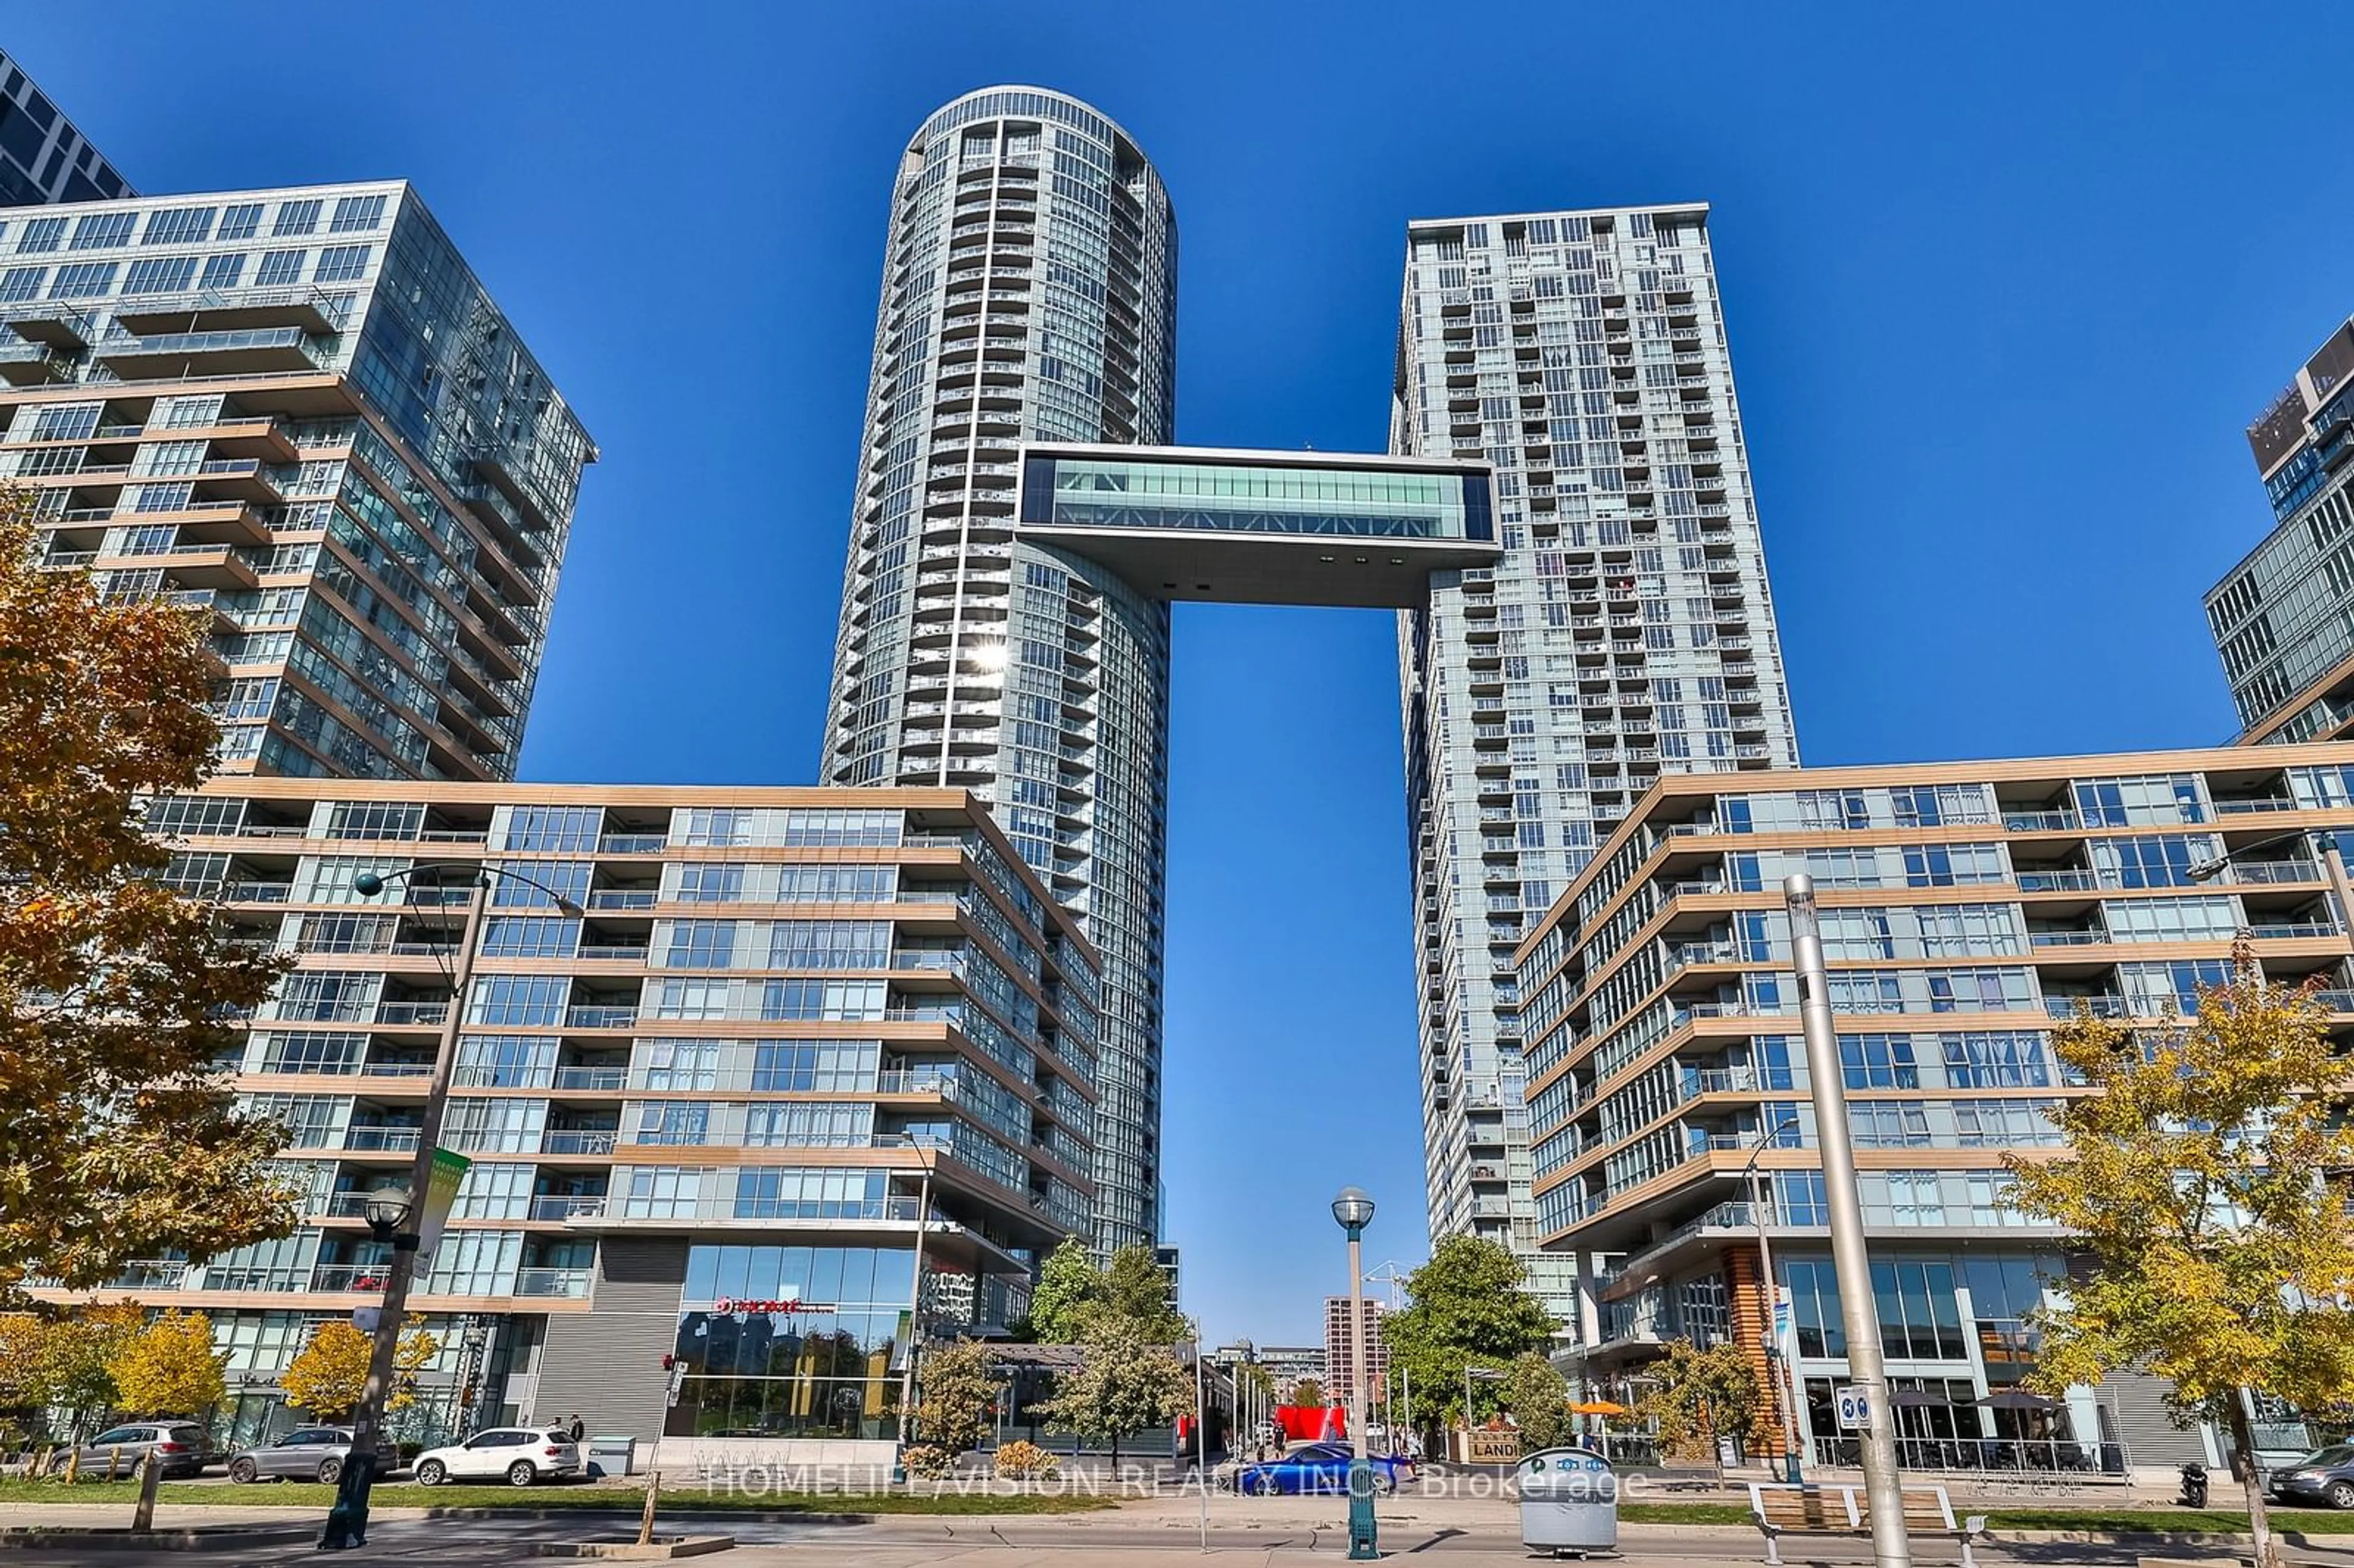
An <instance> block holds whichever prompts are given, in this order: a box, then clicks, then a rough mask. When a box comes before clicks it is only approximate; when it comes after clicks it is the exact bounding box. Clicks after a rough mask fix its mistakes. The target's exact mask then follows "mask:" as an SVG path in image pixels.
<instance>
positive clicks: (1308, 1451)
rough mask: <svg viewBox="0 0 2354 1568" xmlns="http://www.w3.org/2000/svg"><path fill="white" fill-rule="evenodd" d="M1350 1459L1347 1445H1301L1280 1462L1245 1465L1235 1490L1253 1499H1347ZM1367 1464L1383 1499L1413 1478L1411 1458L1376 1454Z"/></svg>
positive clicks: (1265, 1461) (1237, 1478) (1350, 1455)
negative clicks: (1312, 1495)
mask: <svg viewBox="0 0 2354 1568" xmlns="http://www.w3.org/2000/svg"><path fill="white" fill-rule="evenodd" d="M1351 1457H1352V1450H1351V1449H1350V1446H1349V1445H1348V1444H1346V1443H1308V1444H1303V1445H1301V1446H1299V1447H1297V1448H1294V1449H1293V1450H1292V1451H1291V1452H1290V1453H1288V1454H1286V1455H1285V1456H1284V1457H1282V1458H1280V1459H1266V1460H1262V1461H1260V1462H1259V1463H1257V1464H1254V1465H1245V1466H1244V1467H1242V1468H1241V1470H1239V1471H1238V1472H1236V1474H1235V1490H1236V1491H1239V1492H1241V1493H1243V1494H1244V1495H1245V1496H1246V1497H1255V1498H1271V1497H1278V1496H1286V1495H1289V1496H1298V1495H1300V1494H1304V1493H1310V1492H1330V1493H1337V1494H1339V1495H1341V1496H1342V1497H1346V1496H1347V1495H1348V1492H1349V1461H1350V1458H1351ZM1369 1463H1370V1465H1371V1467H1372V1469H1373V1490H1374V1491H1376V1492H1379V1493H1381V1494H1382V1495H1383V1496H1384V1497H1386V1496H1388V1495H1389V1494H1390V1493H1392V1492H1394V1491H1396V1490H1397V1489H1398V1488H1399V1487H1400V1486H1402V1485H1403V1484H1405V1482H1407V1481H1410V1480H1412V1479H1414V1461H1413V1460H1411V1459H1403V1458H1398V1457H1394V1456H1392V1455H1386V1454H1377V1455H1375V1456H1374V1457H1373V1459H1372V1460H1370V1461H1369Z"/></svg>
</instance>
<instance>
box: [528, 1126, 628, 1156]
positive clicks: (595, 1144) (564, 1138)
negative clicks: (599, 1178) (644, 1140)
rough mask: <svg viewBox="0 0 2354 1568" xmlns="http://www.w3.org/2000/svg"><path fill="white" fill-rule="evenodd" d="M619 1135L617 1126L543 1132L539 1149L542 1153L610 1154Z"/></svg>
mask: <svg viewBox="0 0 2354 1568" xmlns="http://www.w3.org/2000/svg"><path fill="white" fill-rule="evenodd" d="M618 1135H619V1129H618V1128H593V1129H588V1130H578V1131H575V1130H558V1131H551V1132H543V1133H541V1134H540V1135H539V1151H540V1152H541V1153H542V1154H596V1155H610V1154H611V1153H612V1152H613V1143H614V1139H616V1137H617V1136H618Z"/></svg>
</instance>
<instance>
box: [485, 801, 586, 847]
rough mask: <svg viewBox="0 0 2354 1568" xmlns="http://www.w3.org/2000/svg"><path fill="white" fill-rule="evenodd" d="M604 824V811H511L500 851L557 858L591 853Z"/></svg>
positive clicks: (568, 808) (564, 808)
mask: <svg viewBox="0 0 2354 1568" xmlns="http://www.w3.org/2000/svg"><path fill="white" fill-rule="evenodd" d="M604 821H605V813H604V810H603V809H602V808H600V807H597V806H514V807H510V808H509V809H508V811H507V818H506V824H505V830H504V834H503V835H502V837H501V838H500V841H499V847H500V848H502V849H511V850H546V851H550V852H553V853H559V854H560V853H570V852H577V851H581V850H593V849H595V848H596V847H597V834H598V832H599V829H600V828H601V827H602V826H603V824H604Z"/></svg>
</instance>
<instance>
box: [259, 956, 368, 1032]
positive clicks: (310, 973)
mask: <svg viewBox="0 0 2354 1568" xmlns="http://www.w3.org/2000/svg"><path fill="white" fill-rule="evenodd" d="M383 983H384V977H383V976H381V975H378V974H373V973H366V972H345V971H343V970H338V969H313V970H307V971H302V972H298V973H295V974H291V975H288V976H287V977H286V978H285V979H284V980H281V981H280V982H279V991H278V1004H277V1007H276V1008H275V1009H274V1012H275V1014H276V1016H278V1017H280V1018H296V1019H306V1020H310V1021H313V1022H323V1023H364V1022H369V1021H371V1020H372V1019H373V1018H374V1016H375V1013H376V993H377V992H378V991H380V990H382V989H383Z"/></svg>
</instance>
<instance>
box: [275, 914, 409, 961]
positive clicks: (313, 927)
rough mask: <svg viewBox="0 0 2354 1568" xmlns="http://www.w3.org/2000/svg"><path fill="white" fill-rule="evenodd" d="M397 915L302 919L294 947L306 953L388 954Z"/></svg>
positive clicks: (395, 929)
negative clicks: (300, 932)
mask: <svg viewBox="0 0 2354 1568" xmlns="http://www.w3.org/2000/svg"><path fill="white" fill-rule="evenodd" d="M399 926H400V917H399V916H397V915H358V914H354V915H305V916H302V934H301V935H300V936H299V937H297V938H295V942H294V945H295V947H296V948H299V949H300V950H302V951H303V952H306V953H388V952H390V951H392V941H393V935H394V933H395V932H396V931H397V930H398V928H399Z"/></svg>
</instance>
